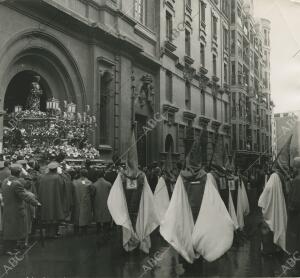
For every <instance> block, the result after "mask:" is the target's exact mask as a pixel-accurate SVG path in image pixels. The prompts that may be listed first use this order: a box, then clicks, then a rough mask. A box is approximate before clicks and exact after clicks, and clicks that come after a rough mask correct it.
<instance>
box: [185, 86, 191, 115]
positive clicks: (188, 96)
mask: <svg viewBox="0 0 300 278" xmlns="http://www.w3.org/2000/svg"><path fill="white" fill-rule="evenodd" d="M185 108H186V109H187V110H190V109H191V84H190V82H188V81H186V82H185Z"/></svg>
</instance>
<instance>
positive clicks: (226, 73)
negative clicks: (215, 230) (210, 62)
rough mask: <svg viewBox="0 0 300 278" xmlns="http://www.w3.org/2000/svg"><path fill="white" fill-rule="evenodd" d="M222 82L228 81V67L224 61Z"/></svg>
mask: <svg viewBox="0 0 300 278" xmlns="http://www.w3.org/2000/svg"><path fill="white" fill-rule="evenodd" d="M224 82H225V83H227V82H228V69H227V64H226V63H224Z"/></svg>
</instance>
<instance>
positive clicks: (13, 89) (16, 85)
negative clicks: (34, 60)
mask: <svg viewBox="0 0 300 278" xmlns="http://www.w3.org/2000/svg"><path fill="white" fill-rule="evenodd" d="M37 79H39V80H38V83H39V84H40V87H41V90H42V95H41V96H40V110H41V111H43V112H44V111H46V101H47V99H49V98H50V97H52V93H51V91H50V88H49V85H48V83H47V81H46V80H45V79H44V78H43V77H42V76H40V75H39V74H38V73H37V72H35V71H30V70H25V71H22V72H19V73H18V74H16V75H15V76H14V77H13V78H12V80H11V81H10V83H9V85H8V87H7V90H6V93H5V98H4V110H5V111H6V113H12V112H14V109H15V107H16V106H21V107H22V108H23V109H26V108H28V107H27V100H28V97H29V95H30V88H31V84H32V82H33V81H37Z"/></svg>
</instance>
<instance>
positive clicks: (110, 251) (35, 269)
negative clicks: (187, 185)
mask: <svg viewBox="0 0 300 278" xmlns="http://www.w3.org/2000/svg"><path fill="white" fill-rule="evenodd" d="M92 233H94V231H91V234H90V235H88V236H82V237H80V236H76V237H75V236H67V237H66V238H63V239H58V240H49V241H46V244H45V247H42V246H41V244H40V243H38V244H36V245H35V246H34V247H33V248H32V249H31V250H30V251H29V252H28V253H27V254H26V255H25V256H24V258H22V257H21V259H20V260H19V261H17V263H14V264H13V265H15V266H12V265H11V264H10V263H9V260H10V258H9V257H7V256H2V257H1V258H0V277H1V275H2V277H49V276H51V277H130V278H133V277H140V278H141V277H145V278H146V277H170V278H171V277H207V276H210V277H218V276H227V277H257V276H265V277H266V276H268V277H274V276H277V277H279V276H280V275H282V274H283V273H282V265H283V264H284V263H285V260H286V258H283V257H281V258H280V257H274V256H273V257H264V256H261V254H260V238H259V233H258V231H257V230H255V229H254V232H253V231H252V236H251V237H250V238H249V239H244V240H242V241H240V242H239V244H235V245H234V246H233V247H232V248H231V250H230V251H229V252H228V253H227V254H225V255H224V256H223V257H222V258H220V259H219V260H217V261H215V262H213V263H207V262H203V261H202V260H200V259H199V260H198V261H196V262H195V263H194V264H193V265H189V264H187V263H185V262H184V261H183V260H182V259H181V258H179V256H178V254H177V253H176V251H175V250H174V249H173V248H172V247H170V246H168V245H167V244H166V243H165V242H164V241H163V239H162V238H160V236H159V235H158V232H155V234H154V235H153V236H152V238H153V246H152V248H151V253H150V254H149V255H145V254H143V253H141V252H139V251H135V252H133V253H132V254H128V253H126V252H125V251H123V249H122V248H120V245H121V233H120V231H118V232H117V231H114V232H112V233H111V236H110V240H109V241H106V242H105V244H104V245H102V246H99V245H97V244H96V242H97V236H95V235H94V234H92ZM5 266H9V268H10V269H8V268H5ZM5 270H6V273H5ZM284 274H286V273H284ZM291 275H292V274H291V273H289V276H291ZM282 276H283V275H282ZM2 277H1V278H2Z"/></svg>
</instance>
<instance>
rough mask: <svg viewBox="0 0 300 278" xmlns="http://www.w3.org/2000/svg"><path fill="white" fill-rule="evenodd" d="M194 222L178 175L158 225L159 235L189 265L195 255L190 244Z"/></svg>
mask: <svg viewBox="0 0 300 278" xmlns="http://www.w3.org/2000/svg"><path fill="white" fill-rule="evenodd" d="M193 229H194V220H193V215H192V210H191V206H190V204H189V200H188V196H187V193H186V190H185V187H184V184H183V180H182V177H181V176H180V175H179V177H178V178H177V182H176V184H175V188H174V191H173V194H172V198H171V201H170V205H169V207H168V209H167V212H166V214H165V217H164V219H163V221H162V223H161V225H160V234H161V235H162V237H163V238H164V239H165V240H166V241H167V242H168V243H169V244H170V245H172V247H173V248H174V249H175V250H176V251H177V252H178V253H179V254H180V255H181V256H182V257H183V258H184V259H185V260H186V261H187V262H189V263H193V261H194V259H195V253H194V249H193V244H192V234H193Z"/></svg>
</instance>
